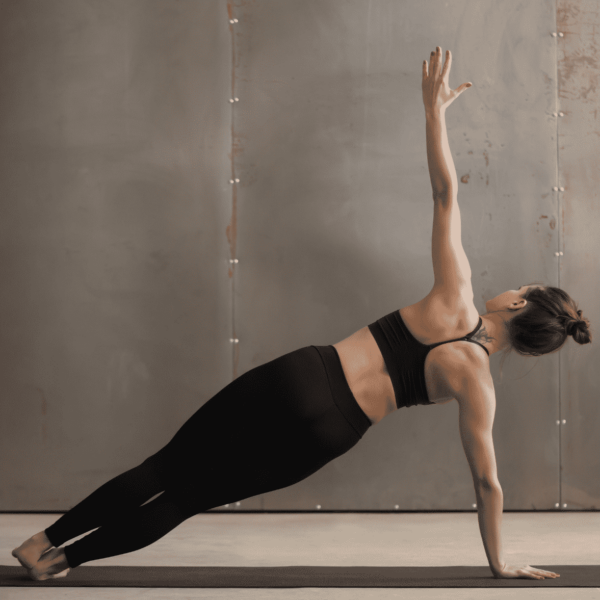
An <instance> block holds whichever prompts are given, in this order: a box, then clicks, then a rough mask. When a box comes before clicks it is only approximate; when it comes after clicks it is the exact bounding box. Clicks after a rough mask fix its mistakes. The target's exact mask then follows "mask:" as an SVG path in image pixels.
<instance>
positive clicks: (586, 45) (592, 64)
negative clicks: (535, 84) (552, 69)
mask: <svg viewBox="0 0 600 600" xmlns="http://www.w3.org/2000/svg"><path fill="white" fill-rule="evenodd" d="M594 4H595V3H594ZM594 4H589V3H587V4H586V3H582V2H580V1H579V0H577V1H574V0H561V1H559V2H558V5H557V9H556V21H557V25H558V30H559V31H561V32H563V33H564V34H565V36H568V37H571V38H572V39H573V40H577V41H576V43H563V44H561V45H560V46H559V50H560V51H561V52H562V56H561V55H560V54H559V56H560V58H559V60H558V94H559V97H560V98H570V99H577V100H581V101H582V102H586V103H594V104H595V103H597V102H598V100H599V98H598V94H597V89H598V85H599V83H600V71H599V68H598V66H599V64H598V47H597V46H598V45H597V41H596V40H597V35H596V31H595V29H596V27H595V22H596V21H597V18H598V11H597V10H596V11H591V10H589V9H588V7H591V6H594ZM565 42H566V40H565Z"/></svg>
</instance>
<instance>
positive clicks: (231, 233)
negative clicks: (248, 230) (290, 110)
mask: <svg viewBox="0 0 600 600" xmlns="http://www.w3.org/2000/svg"><path fill="white" fill-rule="evenodd" d="M227 15H228V22H229V33H230V34H231V95H230V99H231V98H234V97H235V59H236V54H235V35H234V28H235V25H234V24H233V23H231V20H233V19H234V18H235V17H234V14H233V2H232V0H228V1H227ZM234 148H235V102H231V151H230V154H229V158H230V161H231V181H233V183H231V220H230V221H229V225H228V226H227V230H226V233H227V240H228V242H229V259H230V260H233V259H235V258H236V244H237V185H236V183H235V178H236V176H235V163H234V158H235V151H234ZM235 268H236V263H234V262H230V263H229V278H230V279H231V288H230V289H231V339H232V340H233V341H232V342H231V371H232V379H235V378H236V377H237V363H238V352H239V351H238V348H239V343H236V341H235V340H236V339H237V336H236V330H235Z"/></svg>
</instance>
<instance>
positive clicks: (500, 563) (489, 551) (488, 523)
mask: <svg viewBox="0 0 600 600" xmlns="http://www.w3.org/2000/svg"><path fill="white" fill-rule="evenodd" d="M475 494H476V497H477V516H478V519H479V531H480V532H481V539H482V540H483V546H484V548H485V553H486V555H487V559H488V562H489V564H490V569H491V570H492V573H493V574H494V575H496V574H497V573H499V572H501V571H502V570H503V568H504V564H505V563H504V550H503V548H502V534H501V527H502V505H503V502H504V495H503V494H502V488H501V487H500V486H499V485H482V486H479V487H476V488H475Z"/></svg>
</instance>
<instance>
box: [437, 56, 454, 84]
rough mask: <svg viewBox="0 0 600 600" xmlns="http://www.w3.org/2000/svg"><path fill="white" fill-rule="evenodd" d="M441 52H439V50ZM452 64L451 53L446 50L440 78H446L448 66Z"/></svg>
mask: <svg viewBox="0 0 600 600" xmlns="http://www.w3.org/2000/svg"><path fill="white" fill-rule="evenodd" d="M440 54H441V52H440ZM451 66H452V53H451V52H450V50H446V62H445V63H444V68H443V70H442V78H446V79H447V78H448V75H449V74H450V67H451Z"/></svg>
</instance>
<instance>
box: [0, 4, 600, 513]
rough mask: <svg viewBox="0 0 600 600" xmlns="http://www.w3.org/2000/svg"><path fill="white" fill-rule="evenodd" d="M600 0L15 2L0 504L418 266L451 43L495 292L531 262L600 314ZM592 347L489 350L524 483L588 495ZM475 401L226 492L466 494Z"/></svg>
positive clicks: (279, 496) (520, 489)
mask: <svg viewBox="0 0 600 600" xmlns="http://www.w3.org/2000/svg"><path fill="white" fill-rule="evenodd" d="M593 10H594V3H593V2H591V1H588V2H565V1H562V0H557V1H554V0H528V1H520V0H503V1H502V2H498V1H497V0H477V1H469V0H457V1H456V2H452V3H448V2H442V1H437V0H435V1H432V0H430V1H424V2H419V3H412V2H398V1H394V0H374V1H371V2H365V1H363V0H348V1H344V2H340V1H339V0H318V1H317V0H302V1H299V0H298V1H292V0H288V1H285V2H282V1H280V0H255V1H254V2H243V1H241V0H240V1H237V2H228V3H226V2H225V0H221V1H214V2H209V1H203V2H198V1H192V0H190V1H187V2H185V1H184V2H181V1H180V2H174V1H171V0H162V1H154V2H149V1H146V2H144V1H142V0H123V1H119V2H106V1H105V2H92V1H90V0H86V1H81V0H80V1H78V2H76V1H75V0H70V1H67V0H60V1H53V2H42V1H41V0H38V1H33V0H28V1H22V2H18V3H16V2H6V1H5V2H0V15H1V16H2V18H0V28H1V29H0V44H1V46H0V49H1V52H0V73H1V74H2V81H3V82H5V85H4V86H3V88H1V91H0V127H1V130H0V131H1V132H2V136H1V138H0V149H1V152H2V154H1V156H2V160H1V161H0V165H1V166H0V168H1V169H2V172H1V174H2V176H1V177H0V186H2V187H1V188H0V189H1V193H2V198H3V200H2V203H1V204H0V206H1V208H0V210H1V211H2V217H3V218H2V219H1V224H2V238H1V239H2V242H3V252H2V254H1V259H0V260H1V262H0V265H1V268H2V270H3V275H4V277H3V282H4V284H5V285H4V286H3V287H4V293H3V294H1V295H0V309H1V314H2V315H3V318H4V327H3V329H4V330H5V334H4V335H3V336H1V339H0V352H1V354H2V357H3V359H4V360H3V361H2V364H1V365H0V385H1V386H2V390H3V392H4V400H3V402H2V408H1V410H2V414H1V415H0V418H1V419H2V423H1V424H0V427H2V430H1V433H2V448H1V450H2V455H1V459H0V460H1V461H2V462H1V463H0V468H1V475H2V481H3V482H4V483H3V485H2V488H1V491H0V508H2V509H4V510H40V509H47V510H51V509H56V510H61V509H67V508H69V507H70V506H72V505H73V504H74V503H75V502H77V501H78V500H79V499H81V497H82V496H83V495H84V494H86V493H89V492H90V491H92V490H93V489H94V488H95V487H97V486H98V485H100V484H101V483H103V482H104V481H106V479H107V478H109V477H111V476H113V475H116V474H117V473H119V472H121V471H123V470H125V469H126V468H129V467H131V466H134V465H135V464H137V463H138V462H140V461H141V460H143V458H145V457H146V456H147V455H148V454H150V453H152V452H153V451H155V450H156V449H158V448H159V447H160V446H161V445H163V444H164V443H165V442H166V441H168V439H169V438H170V437H171V436H172V434H173V433H174V432H175V431H176V429H177V428H178V427H179V426H180V424H181V423H183V421H184V420H185V418H186V417H187V416H189V415H190V414H191V413H192V412H193V411H194V410H195V409H196V408H197V407H198V406H199V405H201V404H202V403H203V402H205V401H206V400H207V399H208V398H209V397H210V396H211V395H212V394H213V393H214V392H216V391H217V390H218V389H220V387H222V386H223V385H225V384H226V383H227V382H228V381H230V380H231V378H232V377H236V376H238V375H240V374H242V373H244V372H245V371H247V370H249V369H251V368H253V367H254V366H257V365H259V364H262V363H264V362H266V361H268V360H271V359H273V358H275V357H277V356H279V355H281V354H283V353H284V352H288V351H291V350H294V349H296V348H298V347H301V346H304V345H309V344H332V343H335V342H337V341H339V340H340V339H342V338H344V337H346V336H348V335H349V334H351V333H352V332H353V331H355V330H356V329H359V328H360V327H363V326H364V325H366V324H368V323H370V322H372V321H374V320H375V319H377V318H378V317H380V316H382V315H383V314H386V313H388V312H391V311H392V310H394V309H396V308H399V307H401V306H405V305H407V304H411V303H413V302H416V301H417V300H419V299H420V298H422V297H423V296H424V295H426V294H427V293H428V292H429V290H430V289H431V285H432V283H433V269H432V264H431V226H432V215H433V206H432V202H431V188H430V183H429V176H428V172H427V161H426V152H425V121H424V113H423V106H422V100H421V90H420V78H421V63H422V61H423V59H424V58H427V57H428V55H429V52H430V51H431V50H432V49H433V48H434V47H435V46H436V45H441V46H442V47H443V48H444V49H445V48H450V49H451V50H452V52H453V55H454V65H453V69H452V75H451V80H450V83H451V85H452V86H453V87H457V86H458V85H459V84H460V83H462V82H464V81H472V82H473V84H474V86H473V88H471V89H469V90H467V91H466V92H465V93H464V94H463V95H462V96H461V98H460V99H459V100H457V101H456V102H455V103H454V105H453V106H452V107H451V108H450V109H449V111H448V115H447V122H448V129H449V139H450V145H451V148H452V151H453V156H454V160H455V164H456V168H457V172H458V177H459V181H461V184H460V190H459V202H460V203H461V213H462V218H463V228H462V231H463V245H464V247H465V249H466V252H467V254H468V256H469V259H470V262H471V266H472V270H473V286H474V290H475V303H476V306H477V308H478V309H479V311H480V313H482V314H483V313H484V312H485V300H487V299H489V298H491V297H493V296H495V295H496V294H498V293H500V292H502V291H504V290H506V289H512V288H515V287H518V286H519V285H521V284H523V283H527V282H529V281H534V280H540V281H543V282H544V283H547V284H551V285H558V286H559V287H562V288H564V289H566V290H567V291H568V292H569V293H570V294H571V295H572V296H573V297H574V298H575V299H576V300H577V301H578V302H579V303H580V307H581V308H582V309H583V310H584V312H585V314H586V316H587V317H588V318H589V319H590V320H591V321H592V323H595V322H598V319H599V318H600V314H599V313H600V310H599V309H600V306H599V303H598V301H597V298H598V293H599V292H600V289H599V287H600V280H599V277H598V273H599V269H598V258H597V257H598V251H597V241H596V237H595V236H594V235H593V233H595V227H596V223H597V220H596V219H595V215H596V213H597V208H596V207H595V206H596V205H597V190H596V187H597V186H596V183H597V182H596V180H595V178H596V175H595V171H596V170H597V165H596V158H595V157H596V156H598V150H599V149H600V148H599V145H600V142H599V140H598V135H597V134H596V133H594V132H595V129H594V128H596V129H597V126H596V125H595V122H596V116H595V112H594V106H595V102H596V96H595V95H596V91H595V87H594V82H595V81H596V80H597V78H598V74H599V72H598V65H597V63H596V62H594V58H593V48H594V44H595V43H596V36H597V35H598V34H597V33H595V31H600V28H598V25H600V23H598V22H597V21H598V16H597V15H596V14H594V12H593ZM234 18H237V20H238V21H237V22H236V23H230V22H229V19H234ZM594 25H595V26H596V28H595V29H594ZM559 31H560V32H563V33H564V35H563V36H562V37H560V36H556V37H553V36H552V35H551V34H552V32H559ZM234 97H235V98H239V101H237V102H234V103H229V98H234ZM558 111H563V112H564V116H562V117H561V116H554V114H553V113H555V112H556V113H558ZM231 178H238V179H239V182H238V183H236V184H235V185H230V184H229V180H230V179H231ZM555 186H556V187H560V186H562V187H564V188H565V190H564V192H561V191H554V190H553V187H555ZM557 252H562V253H563V254H562V255H561V254H558V255H557V254H556V253H557ZM233 258H236V259H238V260H239V263H237V264H236V265H234V266H231V267H230V264H229V260H230V259H233ZM231 337H233V338H236V339H239V343H238V344H235V345H232V344H230V342H229V339H230V338H231ZM599 358H600V357H599V352H598V350H597V349H596V348H595V347H594V345H592V346H589V345H588V346H585V347H579V346H577V345H576V344H575V343H574V342H573V341H572V340H569V342H568V343H567V345H566V346H565V348H564V349H563V350H561V352H560V353H558V354H554V355H552V356H545V357H541V358H540V359H523V358H519V357H517V356H514V357H511V359H510V360H509V361H507V363H506V364H505V367H504V378H503V380H502V381H501V380H500V377H499V357H498V356H497V355H496V356H495V357H493V358H492V372H493V374H494V379H495V382H496V393H497V399H498V403H497V404H498V408H497V415H496V422H495V427H494V439H495V444H496V455H497V461H498V469H499V477H500V482H501V484H502V486H503V490H504V498H505V508H506V509H521V510H535V509H549V508H555V507H556V505H557V504H559V505H560V506H561V507H564V508H566V509H571V508H575V509H577V508H579V509H581V508H598V507H599V505H600V483H599V478H598V472H599V469H598V466H599V464H598V460H599V459H598V457H600V441H599V437H598V435H597V432H598V422H599V420H598V419H599V410H600V409H599V408H598V389H599V383H600V379H599V375H598V370H597V369H596V368H595V365H597V364H598V360H599ZM457 416H458V410H457V407H456V406H453V405H444V406H439V407H414V408H411V409H404V410H401V411H398V412H396V413H394V414H393V415H391V416H390V417H388V418H386V419H385V420H384V421H383V422H381V423H380V424H379V425H377V426H376V427H374V428H372V429H371V430H370V431H369V432H368V433H367V435H366V436H365V438H364V439H363V440H362V441H361V443H360V444H359V445H357V446H356V447H355V448H353V449H352V450H351V451H350V452H349V453H348V454H347V455H344V456H342V457H340V458H339V459H338V460H336V461H334V462H333V463H330V464H329V465H327V466H326V467H325V468H324V469H322V470H321V471H319V472H318V473H316V474H314V475H313V476H311V477H310V478H308V479H307V480H305V481H303V482H301V483H300V484H297V485H295V486H292V487H290V488H286V489H283V490H279V491H276V492H273V493H271V494H267V495H264V496H259V497H255V498H252V499H249V500H247V501H244V502H242V503H241V505H240V506H239V507H229V509H234V510H238V509H273V510H276V509H298V510H314V509H315V508H316V506H317V505H319V506H320V507H321V509H323V510H327V509H333V510H335V509H340V510H352V509H355V510H394V509H395V507H399V508H400V509H403V510H420V509H433V510H447V509H471V508H472V505H473V503H474V502H475V497H474V492H473V487H472V482H471V477H470V473H469V469H468V466H467V463H466V460H465V457H464V453H463V450H462V446H461V443H460V438H459V435H458V423H457ZM563 420H564V421H565V422H564V423H563V422H562V421H563ZM557 421H559V423H560V424H559V425H557ZM563 505H566V506H563Z"/></svg>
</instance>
